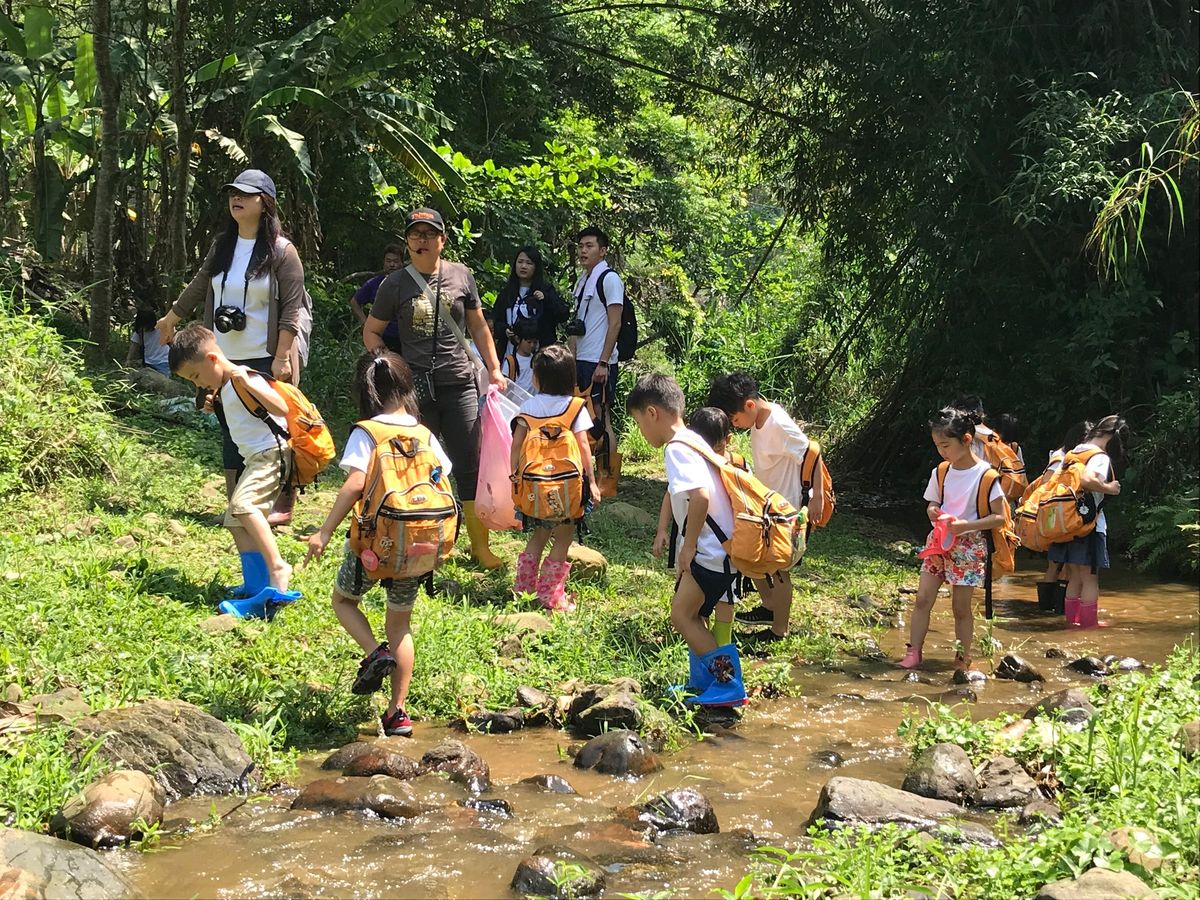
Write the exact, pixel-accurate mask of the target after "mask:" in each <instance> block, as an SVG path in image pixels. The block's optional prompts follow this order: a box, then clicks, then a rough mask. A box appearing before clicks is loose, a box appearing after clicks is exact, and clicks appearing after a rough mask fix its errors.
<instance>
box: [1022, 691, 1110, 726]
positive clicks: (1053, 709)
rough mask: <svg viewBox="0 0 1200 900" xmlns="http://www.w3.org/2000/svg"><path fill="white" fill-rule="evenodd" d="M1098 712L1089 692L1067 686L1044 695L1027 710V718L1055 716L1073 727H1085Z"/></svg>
mask: <svg viewBox="0 0 1200 900" xmlns="http://www.w3.org/2000/svg"><path fill="white" fill-rule="evenodd" d="M1095 713H1096V707H1095V706H1093V705H1092V701H1091V700H1089V699H1088V696H1087V694H1085V693H1084V692H1083V691H1081V690H1080V689H1079V688H1067V689H1066V690H1065V691H1058V692H1057V693H1054V694H1050V695H1049V696H1048V697H1043V698H1042V699H1041V700H1039V701H1038V702H1037V703H1035V704H1034V705H1033V706H1031V707H1029V709H1027V710H1025V718H1026V719H1036V718H1037V717H1038V716H1048V717H1055V716H1057V717H1058V719H1059V720H1060V721H1062V722H1064V723H1066V724H1067V725H1070V726H1072V727H1078V728H1081V727H1083V724H1084V723H1085V722H1087V720H1088V719H1090V718H1091V717H1092V716H1093V715H1095Z"/></svg>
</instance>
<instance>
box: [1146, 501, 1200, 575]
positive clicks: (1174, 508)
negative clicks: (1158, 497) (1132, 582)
mask: <svg viewBox="0 0 1200 900" xmlns="http://www.w3.org/2000/svg"><path fill="white" fill-rule="evenodd" d="M1129 552H1130V553H1131V555H1132V556H1133V557H1134V558H1135V559H1136V560H1137V568H1138V570H1139V571H1142V572H1146V571H1149V570H1151V569H1156V568H1159V567H1161V566H1167V565H1169V566H1170V567H1172V568H1175V569H1179V570H1182V571H1184V572H1189V573H1192V574H1195V573H1196V572H1200V495H1197V494H1175V495H1172V496H1168V497H1165V498H1163V501H1162V502H1160V503H1159V504H1157V505H1155V506H1151V507H1147V508H1146V509H1145V510H1143V511H1142V513H1141V515H1140V516H1139V517H1138V525H1137V535H1136V536H1135V537H1134V539H1133V541H1132V542H1131V543H1130V545H1129Z"/></svg>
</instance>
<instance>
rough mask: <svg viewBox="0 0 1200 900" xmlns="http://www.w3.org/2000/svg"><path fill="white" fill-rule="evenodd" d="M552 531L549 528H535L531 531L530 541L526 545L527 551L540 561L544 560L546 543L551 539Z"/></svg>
mask: <svg viewBox="0 0 1200 900" xmlns="http://www.w3.org/2000/svg"><path fill="white" fill-rule="evenodd" d="M550 533H551V532H550V529H549V528H535V529H533V531H531V532H530V533H529V543H528V544H526V545H525V552H526V553H528V554H529V555H530V556H532V557H533V558H534V559H536V560H537V561H538V562H539V563H540V562H541V561H542V553H544V552H545V550H546V544H547V543H549V541H550Z"/></svg>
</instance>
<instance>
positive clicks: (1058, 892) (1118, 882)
mask: <svg viewBox="0 0 1200 900" xmlns="http://www.w3.org/2000/svg"><path fill="white" fill-rule="evenodd" d="M1158 896H1159V894H1158V892H1157V891H1154V890H1151V889H1150V887H1149V886H1148V885H1147V884H1146V883H1145V882H1144V881H1142V880H1141V879H1140V878H1138V877H1137V876H1136V875H1134V874H1132V873H1130V872H1115V871H1113V870H1112V869H1088V870H1087V871H1086V872H1084V873H1083V874H1082V875H1080V876H1079V877H1078V878H1064V879H1062V880H1061V881H1054V882H1051V883H1050V884H1046V885H1043V886H1042V888H1041V890H1039V891H1038V892H1037V898H1036V900H1118V898H1119V900H1128V898H1130V897H1136V898H1157V897H1158Z"/></svg>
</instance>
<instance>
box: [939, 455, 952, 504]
mask: <svg viewBox="0 0 1200 900" xmlns="http://www.w3.org/2000/svg"><path fill="white" fill-rule="evenodd" d="M949 473H950V463H948V462H940V463H938V467H937V486H938V506H941V505H942V504H943V503H945V502H946V476H947V475H948V474H949Z"/></svg>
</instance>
